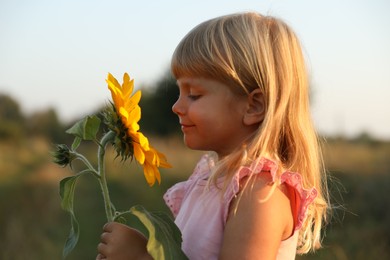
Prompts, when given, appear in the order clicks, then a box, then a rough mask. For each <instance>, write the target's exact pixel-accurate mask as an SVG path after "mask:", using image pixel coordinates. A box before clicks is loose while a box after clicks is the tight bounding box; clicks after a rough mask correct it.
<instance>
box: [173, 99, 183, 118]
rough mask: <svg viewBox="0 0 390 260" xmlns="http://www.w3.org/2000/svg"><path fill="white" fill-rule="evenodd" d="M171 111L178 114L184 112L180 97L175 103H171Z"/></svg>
mask: <svg viewBox="0 0 390 260" xmlns="http://www.w3.org/2000/svg"><path fill="white" fill-rule="evenodd" d="M172 111H173V113H175V114H176V115H178V116H179V115H183V114H184V107H183V105H182V102H181V100H180V97H179V98H178V99H177V100H176V102H175V104H173V106H172Z"/></svg>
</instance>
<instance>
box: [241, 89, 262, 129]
mask: <svg viewBox="0 0 390 260" xmlns="http://www.w3.org/2000/svg"><path fill="white" fill-rule="evenodd" d="M265 110H266V109H265V100H264V95H263V93H262V92H261V90H260V89H255V90H253V91H252V92H251V93H250V94H249V96H248V104H247V109H246V111H245V114H244V117H243V122H244V124H245V125H248V126H250V125H254V124H259V123H261V122H262V121H263V120H264V116H265Z"/></svg>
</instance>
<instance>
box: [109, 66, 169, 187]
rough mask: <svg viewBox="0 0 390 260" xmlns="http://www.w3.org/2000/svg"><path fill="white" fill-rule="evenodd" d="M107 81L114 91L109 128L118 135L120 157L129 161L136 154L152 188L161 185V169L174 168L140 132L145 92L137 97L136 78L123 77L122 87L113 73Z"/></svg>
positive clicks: (117, 149)
mask: <svg viewBox="0 0 390 260" xmlns="http://www.w3.org/2000/svg"><path fill="white" fill-rule="evenodd" d="M106 82H107V84H108V88H109V90H110V91H111V96H112V100H113V103H112V106H113V110H112V111H111V112H109V113H106V114H105V119H106V121H109V123H108V127H109V128H110V129H111V130H113V131H114V132H116V139H115V141H114V146H115V148H116V151H117V153H118V155H121V156H122V158H123V159H125V160H126V159H127V158H129V157H132V156H133V155H134V157H135V159H136V160H137V161H138V162H139V163H140V164H141V165H142V166H143V171H144V175H145V179H146V181H147V183H148V184H149V186H153V185H154V183H155V182H156V180H157V181H158V183H160V182H161V176H160V171H159V169H158V168H159V167H162V168H170V167H171V165H170V164H169V163H168V162H167V159H166V157H165V156H164V154H162V153H160V152H159V151H157V150H156V149H155V148H153V147H152V146H151V145H150V144H149V140H148V138H147V137H146V136H145V135H144V134H143V133H141V132H140V131H139V129H140V127H139V124H138V121H139V120H140V119H141V108H140V106H139V104H138V103H139V101H140V99H141V91H140V90H138V91H136V92H135V93H134V94H133V90H134V79H130V77H129V75H128V74H127V73H125V74H124V75H123V83H122V85H120V84H119V82H118V81H117V80H116V79H115V77H113V76H112V75H111V74H110V73H108V77H107V79H106ZM107 119H108V120H107Z"/></svg>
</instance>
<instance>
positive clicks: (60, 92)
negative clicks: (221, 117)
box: [0, 0, 390, 259]
mask: <svg viewBox="0 0 390 260" xmlns="http://www.w3.org/2000/svg"><path fill="white" fill-rule="evenodd" d="M240 11H258V12H261V13H263V14H269V15H274V16H277V17H280V18H282V19H284V20H285V21H286V22H287V23H289V24H290V25H291V26H292V27H293V28H294V29H295V31H296V33H297V34H298V35H299V37H300V39H301V40H302V44H303V46H304V51H305V54H306V56H307V62H308V70H309V74H310V80H311V87H312V97H313V99H312V111H313V118H314V121H315V124H316V127H317V129H318V131H319V133H320V135H321V138H322V139H323V141H324V144H323V150H324V156H325V163H326V167H327V169H328V171H329V186H330V193H331V200H332V204H333V205H334V210H333V212H332V214H333V217H332V218H331V219H330V220H329V222H330V223H329V225H328V226H327V228H326V232H325V237H324V241H323V243H324V248H323V249H321V250H319V251H318V252H317V253H315V254H310V255H307V256H302V257H299V259H331V258H333V259H388V258H390V235H389V234H390V207H389V205H390V197H389V196H387V195H388V194H387V193H388V190H389V188H390V120H389V112H390V102H388V100H389V98H390V73H389V70H390V48H389V47H388V46H390V29H389V28H390V16H388V12H389V11H390V2H388V1H386V0H383V1H380V0H374V1H347V0H346V1H335V0H330V1H322V2H315V1H309V0H306V1H304V0H298V1H282V0H280V1H259V0H257V1H222V0H216V1H203V0H198V1H173V0H167V1H119V0H113V1H102V0H97V1H90V0H85V1H75V0H70V1H60V0H56V1H53V0H50V1H49V0H36V1H27V0H13V1H11V0H0V37H1V38H0V241H1V243H0V259H60V258H61V254H62V247H63V244H64V242H65V240H66V238H67V236H68V232H69V228H70V219H69V216H68V215H67V214H66V213H65V212H64V211H63V210H62V209H61V207H60V200H59V195H58V191H59V187H58V186H59V181H60V180H61V179H62V178H64V177H66V176H70V175H72V174H73V173H72V172H71V171H70V170H69V169H68V168H60V167H58V166H57V165H55V164H53V163H52V161H51V157H50V151H51V150H52V149H53V144H55V143H66V144H68V145H69V144H71V142H72V139H71V136H69V135H66V134H65V130H66V129H68V128H69V127H70V126H71V125H73V123H74V122H76V121H77V120H79V119H81V118H83V117H84V116H86V115H92V114H95V113H99V111H100V110H101V109H102V108H103V107H104V106H105V105H106V104H107V102H108V101H109V100H110V93H109V91H108V89H107V87H106V83H105V81H104V79H105V78H106V75H107V73H108V72H111V73H112V74H113V75H114V76H115V77H117V78H118V79H120V78H121V77H122V75H123V73H124V72H128V73H129V74H130V75H131V77H132V78H135V83H136V88H137V89H142V91H143V97H142V100H141V108H142V120H141V122H140V125H141V130H142V131H143V132H144V133H145V134H146V135H147V136H150V139H151V142H152V144H153V145H154V146H155V147H156V148H158V149H159V150H161V151H162V152H164V153H165V154H166V155H167V157H168V159H169V161H170V162H171V164H173V166H174V168H172V169H169V170H163V171H162V178H163V181H162V184H161V185H160V186H158V185H156V186H154V187H152V188H149V187H148V186H147V184H146V182H145V181H144V177H143V174H142V169H141V168H140V167H138V166H137V165H136V163H129V162H126V163H122V162H120V160H119V159H115V152H108V153H107V157H108V158H107V168H108V172H109V185H110V191H111V193H112V200H113V201H114V203H115V204H116V206H117V208H119V209H126V208H129V207H130V206H132V205H134V204H143V205H144V206H145V207H146V208H148V209H150V210H162V211H166V212H168V209H167V208H166V207H165V205H164V203H163V201H162V194H164V192H165V191H166V189H167V188H168V187H170V186H171V185H172V184H174V183H176V182H177V181H181V180H184V179H186V178H187V177H188V175H189V174H190V173H191V171H192V168H193V167H194V165H195V163H196V161H197V160H198V159H199V156H200V155H201V153H200V152H195V151H190V150H188V149H186V148H185V147H184V146H183V144H182V138H181V134H180V129H179V128H178V124H177V119H176V117H175V116H174V115H173V114H172V112H171V106H172V104H173V103H174V101H175V99H176V97H177V87H176V86H175V82H174V80H173V79H172V78H171V76H170V74H169V62H170V56H171V55H172V52H173V50H174V48H175V46H176V45H177V44H178V42H179V41H180V39H181V38H182V37H183V36H184V35H185V34H186V33H187V32H188V31H189V30H190V29H192V28H193V27H194V26H196V25H197V24H198V23H200V22H202V21H204V20H206V19H209V18H212V17H215V16H219V15H223V14H228V13H232V12H240ZM81 149H82V150H83V152H84V153H85V154H86V155H87V156H88V157H90V158H91V160H92V161H93V160H94V155H95V149H96V147H95V146H94V145H93V144H92V143H84V144H83V145H82V147H81ZM76 198H77V200H76V205H75V206H76V208H75V212H76V216H77V217H78V219H79V222H80V224H81V231H80V232H81V234H80V241H79V244H78V245H77V247H76V249H75V250H74V252H73V253H72V254H71V255H70V257H69V259H94V257H95V255H96V246H97V244H98V241H99V236H100V233H101V228H102V226H103V224H104V222H105V217H104V216H105V215H104V208H103V203H102V197H101V193H100V190H99V187H98V184H97V182H96V181H95V180H94V179H93V178H92V177H91V178H88V177H86V178H83V179H81V180H80V183H79V184H78V186H77V190H76Z"/></svg>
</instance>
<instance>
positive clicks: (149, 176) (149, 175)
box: [144, 164, 156, 186]
mask: <svg viewBox="0 0 390 260" xmlns="http://www.w3.org/2000/svg"><path fill="white" fill-rule="evenodd" d="M144 176H145V179H146V182H147V183H148V184H149V186H153V185H154V183H155V182H156V176H155V168H154V167H153V166H152V165H149V164H145V165H144Z"/></svg>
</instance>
